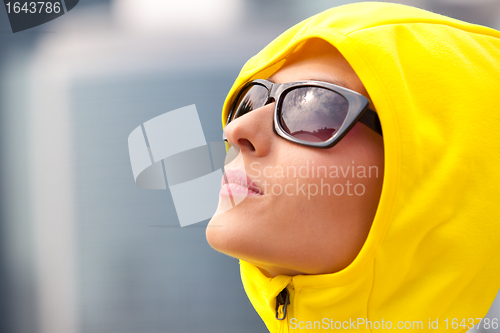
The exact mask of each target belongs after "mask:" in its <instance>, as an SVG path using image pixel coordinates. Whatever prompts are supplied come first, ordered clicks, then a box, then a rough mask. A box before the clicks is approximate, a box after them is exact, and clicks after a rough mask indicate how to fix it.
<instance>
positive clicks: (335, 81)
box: [266, 78, 353, 90]
mask: <svg viewBox="0 0 500 333" xmlns="http://www.w3.org/2000/svg"><path fill="white" fill-rule="evenodd" d="M266 80H267V81H269V82H272V83H276V82H275V81H274V80H272V79H271V78H267V79H266ZM306 80H312V81H320V82H328V83H332V84H336V85H337V86H341V87H344V88H347V89H351V90H353V89H352V88H351V87H349V85H348V84H347V83H345V82H344V81H341V80H335V79H333V80H320V79H314V78H310V79H306Z"/></svg>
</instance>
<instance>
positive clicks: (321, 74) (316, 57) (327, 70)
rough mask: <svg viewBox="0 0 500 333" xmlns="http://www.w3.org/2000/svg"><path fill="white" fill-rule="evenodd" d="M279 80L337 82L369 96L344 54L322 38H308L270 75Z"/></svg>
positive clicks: (282, 81) (279, 81) (274, 79)
mask: <svg viewBox="0 0 500 333" xmlns="http://www.w3.org/2000/svg"><path fill="white" fill-rule="evenodd" d="M269 79H270V80H271V81H273V82H277V83H286V82H293V81H298V80H317V81H325V82H330V83H334V84H337V85H340V86H344V87H346V88H349V89H352V90H354V91H357V92H359V93H361V94H363V95H365V96H368V94H367V92H366V90H365V88H364V86H363V84H362V82H361V80H360V79H359V77H358V76H357V75H356V72H354V70H353V69H352V67H351V66H350V65H349V63H348V62H347V60H346V59H345V58H344V57H343V56H342V54H341V53H340V52H339V51H338V50H337V49H336V48H335V47H333V46H332V45H330V44H329V43H327V42H325V41H323V40H321V39H310V40H308V41H306V42H305V43H304V44H302V45H301V47H300V48H299V49H298V50H297V51H296V52H294V53H292V54H291V55H290V56H289V57H288V58H287V59H286V61H285V63H284V65H283V66H282V67H281V68H280V69H279V70H278V71H277V72H276V73H274V74H273V75H272V76H271V77H270V78H269Z"/></svg>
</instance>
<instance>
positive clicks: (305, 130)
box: [280, 87, 349, 142]
mask: <svg viewBox="0 0 500 333" xmlns="http://www.w3.org/2000/svg"><path fill="white" fill-rule="evenodd" d="M348 109H349V103H348V101H347V100H346V99H345V98H344V97H343V96H342V95H340V94H338V93H336V92H334V91H332V90H329V89H325V88H318V87H298V88H295V89H291V90H289V91H288V92H286V95H285V96H284V98H283V100H282V104H281V114H280V120H281V127H282V128H283V130H284V131H285V132H287V133H288V134H290V135H291V136H293V137H295V138H297V139H300V140H303V141H307V142H324V141H327V140H328V139H330V138H331V137H332V136H333V135H334V134H335V133H336V132H337V131H338V130H339V128H340V127H341V126H342V123H343V122H344V120H345V118H346V116H347V111H348Z"/></svg>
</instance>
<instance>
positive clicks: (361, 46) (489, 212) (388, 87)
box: [222, 3, 500, 332]
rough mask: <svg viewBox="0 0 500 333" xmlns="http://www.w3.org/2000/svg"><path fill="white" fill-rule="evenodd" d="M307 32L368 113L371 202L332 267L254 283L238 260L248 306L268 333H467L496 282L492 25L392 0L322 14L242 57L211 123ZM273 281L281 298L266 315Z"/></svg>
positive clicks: (496, 83) (499, 100) (498, 74)
mask: <svg viewBox="0 0 500 333" xmlns="http://www.w3.org/2000/svg"><path fill="white" fill-rule="evenodd" d="M314 37H318V38H322V39H324V40H326V41H328V42H329V43H330V44H332V45H333V46H335V47H336V48H337V49H338V50H339V51H340V52H341V53H342V54H343V56H344V57H345V58H346V59H347V61H348V62H349V63H350V65H351V66H352V67H353V68H354V70H355V71H356V73H357V75H358V76H359V77H360V79H361V81H362V82H363V84H364V86H365V87H366V90H367V91H368V93H369V95H370V97H371V99H372V101H373V104H374V106H375V109H376V110H377V113H378V115H379V117H380V120H381V123H382V129H383V133H384V149H385V171H384V184H383V190H382V194H381V198H380V203H379V208H378V210H377V214H376V216H375V219H374V221H373V225H372V228H371V230H370V233H369V236H368V238H367V240H366V242H365V244H364V246H363V248H362V250H361V252H360V253H359V255H358V256H357V258H356V259H355V260H354V261H353V262H352V263H351V264H350V265H349V266H348V267H347V268H345V269H344V270H342V271H340V272H337V273H333V274H324V275H299V276H294V277H291V276H277V277H275V278H267V277H266V276H265V275H263V274H262V273H261V271H260V270H259V269H258V268H257V267H255V266H253V265H252V264H249V263H247V262H243V261H242V262H241V263H240V266H241V276H242V280H243V285H244V287H245V290H246V292H247V294H248V297H249V298H250V301H251V302H252V304H253V305H254V307H255V309H256V310H257V312H258V313H259V315H260V316H261V317H262V319H263V320H264V322H265V323H266V325H267V327H268V329H269V330H270V331H271V332H287V331H298V332H313V331H327V330H332V329H349V330H353V331H370V330H378V329H384V328H386V329H387V328H389V327H388V325H389V322H390V323H391V324H390V325H391V327H392V329H396V328H400V329H404V328H405V331H422V330H424V331H432V332H437V331H448V330H453V329H456V331H466V330H467V329H468V328H469V327H471V326H472V325H473V324H477V323H478V321H479V318H481V317H483V316H484V315H485V314H486V312H487V310H488V308H489V306H490V304H491V303H492V301H493V299H494V297H495V295H496V293H497V291H498V289H499V287H500V218H499V217H500V200H499V194H498V193H499V191H500V149H499V144H500V93H499V91H500V32H498V31H496V30H493V29H490V28H486V27H483V26H478V25H474V24H469V23H466V22H462V21H459V20H455V19H451V18H448V17H444V16H441V15H438V14H434V13H431V12H427V11H424V10H421V9H417V8H413V7H407V6H403V5H397V4H389V3H356V4H351V5H346V6H341V7H337V8H332V9H330V10H327V11H325V12H323V13H320V14H318V15H316V16H313V17H311V18H309V19H307V20H305V21H303V22H301V23H299V24H297V25H296V26H294V27H292V28H290V29H289V30H288V31H286V32H285V33H283V34H282V35H281V36H279V37H278V38H277V39H275V40H274V41H273V42H271V43H270V44H269V45H268V46H267V47H265V48H264V49H263V50H262V51H261V52H260V53H258V54H257V55H256V56H254V57H253V58H251V59H250V60H249V61H248V62H247V63H246V64H245V66H244V67H243V69H242V70H241V73H240V75H239V76H238V78H237V79H236V81H235V83H234V85H233V87H232V89H231V91H230V92H229V95H228V97H227V99H226V103H225V105H224V110H223V116H222V119H223V121H224V120H225V119H226V115H227V112H228V107H229V105H230V104H231V102H232V101H233V99H234V98H235V92H236V91H237V90H238V89H239V88H240V87H241V86H242V85H243V84H244V83H245V82H248V81H249V80H252V79H255V78H267V77H269V76H270V75H271V74H272V73H274V72H276V70H278V69H279V67H280V66H281V65H282V63H283V59H285V58H286V57H287V56H288V55H289V54H290V53H292V52H293V51H294V50H296V48H297V47H300V44H301V42H303V41H304V40H307V39H309V38H314ZM284 288H287V291H288V292H289V295H290V304H289V305H288V307H287V313H286V318H285V320H277V319H276V318H275V306H276V298H277V296H278V294H279V293H280V292H281V291H282V290H283V289H284ZM279 312H280V314H282V313H283V306H282V305H280V308H279ZM436 321H437V322H436ZM353 323H355V324H353ZM383 325H385V326H383ZM377 326H378V327H377ZM403 326H405V327H403ZM370 328H371V329H370Z"/></svg>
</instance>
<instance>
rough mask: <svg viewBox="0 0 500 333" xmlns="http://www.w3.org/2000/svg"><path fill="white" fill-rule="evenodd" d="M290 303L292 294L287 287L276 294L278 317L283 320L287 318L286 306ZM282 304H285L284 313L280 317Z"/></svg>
mask: <svg viewBox="0 0 500 333" xmlns="http://www.w3.org/2000/svg"><path fill="white" fill-rule="evenodd" d="M288 304H290V294H289V293H288V290H287V289H286V288H285V289H283V290H282V291H281V292H280V293H279V294H278V296H276V319H278V320H283V319H285V318H286V308H287V306H288ZM281 305H283V315H282V316H281V317H280V315H279V308H280V306H281Z"/></svg>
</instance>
